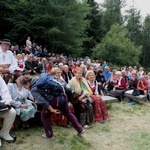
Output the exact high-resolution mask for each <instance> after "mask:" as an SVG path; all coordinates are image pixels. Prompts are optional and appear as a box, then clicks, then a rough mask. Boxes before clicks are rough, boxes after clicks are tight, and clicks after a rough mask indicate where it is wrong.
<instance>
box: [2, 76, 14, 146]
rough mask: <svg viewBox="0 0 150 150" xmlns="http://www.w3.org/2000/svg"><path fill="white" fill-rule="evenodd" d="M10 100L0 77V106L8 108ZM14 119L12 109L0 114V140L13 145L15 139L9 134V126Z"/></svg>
mask: <svg viewBox="0 0 150 150" xmlns="http://www.w3.org/2000/svg"><path fill="white" fill-rule="evenodd" d="M11 100H12V99H11V96H10V94H9V91H8V89H7V86H6V83H5V82H4V80H3V79H2V77H1V76H0V104H6V105H9V106H10V102H11ZM15 117H16V111H15V110H14V109H13V108H11V109H10V110H8V111H5V112H0V118H3V119H4V120H3V126H2V129H1V130H0V138H2V139H4V140H5V141H7V142H9V143H14V142H15V139H16V138H13V137H12V136H11V135H10V134H9V132H10V129H11V126H12V124H13V122H14V120H15ZM0 146H1V141H0Z"/></svg>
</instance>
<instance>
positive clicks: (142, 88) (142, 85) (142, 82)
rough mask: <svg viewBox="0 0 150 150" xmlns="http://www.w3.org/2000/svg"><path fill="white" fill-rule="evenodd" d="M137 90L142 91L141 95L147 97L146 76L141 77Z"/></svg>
mask: <svg viewBox="0 0 150 150" xmlns="http://www.w3.org/2000/svg"><path fill="white" fill-rule="evenodd" d="M137 89H138V90H140V94H144V95H145V96H146V97H147V91H148V81H147V80H146V79H145V77H144V76H141V77H140V80H139V81H138V84H137Z"/></svg>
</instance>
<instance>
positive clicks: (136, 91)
mask: <svg viewBox="0 0 150 150" xmlns="http://www.w3.org/2000/svg"><path fill="white" fill-rule="evenodd" d="M132 95H133V96H139V95H140V90H138V89H134V90H133V93H132Z"/></svg>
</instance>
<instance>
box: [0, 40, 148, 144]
mask: <svg viewBox="0 0 150 150" xmlns="http://www.w3.org/2000/svg"><path fill="white" fill-rule="evenodd" d="M9 48H10V50H9ZM0 73H1V76H2V77H3V78H1V77H0V82H1V84H0V104H1V103H3V104H6V105H7V106H8V105H9V106H11V109H10V110H9V111H7V112H0V118H4V121H3V122H4V123H3V126H2V129H1V130H0V138H2V139H4V140H6V141H7V142H10V143H12V142H15V138H13V137H12V136H11V135H10V134H9V132H10V129H11V125H12V124H13V122H14V119H15V116H16V115H19V117H20V120H21V121H22V127H29V123H28V121H29V119H31V118H34V116H35V113H36V111H37V105H42V107H43V109H42V111H41V121H42V124H43V127H44V130H45V134H43V135H42V137H44V138H50V139H53V138H54V134H53V130H52V128H51V124H50V115H51V114H52V113H55V114H59V113H63V114H64V115H65V116H66V118H67V119H68V122H69V123H71V124H72V126H73V127H74V128H75V129H76V131H77V133H78V135H80V134H82V133H84V129H89V128H91V124H92V123H93V122H95V123H102V124H103V123H105V122H106V121H109V120H110V117H109V114H108V111H107V108H106V105H105V103H104V102H103V101H102V97H101V96H102V95H106V94H107V93H108V92H109V93H111V94H114V96H115V97H117V98H118V100H119V102H122V101H123V100H124V92H125V91H127V90H133V91H135V90H137V91H139V93H140V94H143V95H145V96H146V98H147V99H149V94H150V73H148V74H146V72H145V71H144V68H143V67H140V68H139V70H138V68H137V67H136V66H134V67H132V66H129V67H126V66H125V67H122V68H120V69H119V70H117V69H116V68H113V67H111V66H109V65H108V64H107V62H106V61H104V62H103V63H100V62H99V61H98V60H91V59H90V58H89V57H88V56H86V57H85V58H72V57H71V55H69V56H65V55H63V54H55V53H48V51H47V50H46V48H44V49H42V46H37V44H32V42H31V41H30V37H28V38H27V41H26V46H25V47H18V46H12V45H11V43H10V41H9V40H8V39H4V40H2V41H1V45H0ZM42 73H45V74H47V75H51V76H54V77H55V78H56V79H57V81H59V82H60V83H61V85H62V86H63V87H64V89H65V91H64V93H65V95H63V97H61V98H59V100H58V99H57V98H56V96H54V95H53V93H47V92H46V91H45V90H42V89H41V90H39V88H37V87H36V85H35V82H36V81H37V80H38V76H39V75H41V74H42ZM32 75H36V77H35V76H32ZM3 79H4V80H3ZM4 81H5V82H4ZM68 91H69V92H68ZM70 91H71V92H70ZM61 96H62V95H61ZM35 100H36V103H35ZM68 103H70V104H72V105H73V108H74V114H72V113H71V111H70V109H69V105H68ZM0 107H1V106H0ZM59 110H60V111H59Z"/></svg>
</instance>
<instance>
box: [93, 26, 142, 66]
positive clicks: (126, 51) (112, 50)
mask: <svg viewBox="0 0 150 150" xmlns="http://www.w3.org/2000/svg"><path fill="white" fill-rule="evenodd" d="M127 33H128V32H127V30H126V29H125V28H124V27H123V26H121V25H119V24H115V25H112V27H111V29H110V31H109V32H108V33H107V34H106V36H105V37H104V38H103V40H102V42H101V43H100V44H98V45H97V46H96V47H95V48H94V49H93V57H97V59H98V58H99V59H100V60H101V61H104V60H106V61H107V62H110V63H113V64H117V65H118V64H119V65H139V56H140V53H141V47H138V46H135V45H134V43H133V42H131V41H130V39H129V38H127V37H126V35H127Z"/></svg>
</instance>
